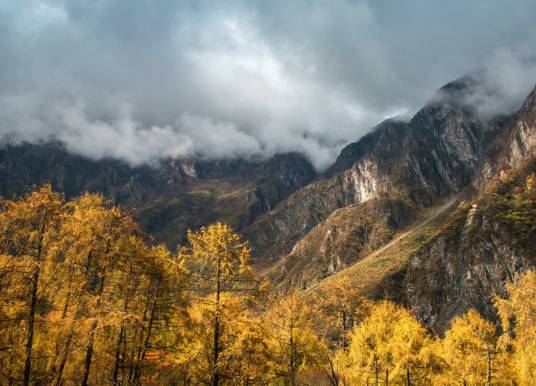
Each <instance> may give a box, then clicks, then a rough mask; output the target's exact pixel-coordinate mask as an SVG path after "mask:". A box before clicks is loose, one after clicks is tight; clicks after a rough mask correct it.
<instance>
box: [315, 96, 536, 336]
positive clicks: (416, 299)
mask: <svg viewBox="0 0 536 386" xmlns="http://www.w3.org/2000/svg"><path fill="white" fill-rule="evenodd" d="M535 93H536V89H535V91H533V92H532V93H531V95H530V96H529V97H528V98H527V100H526V102H525V103H524V105H523V107H522V109H521V110H520V112H519V113H518V114H517V115H516V117H514V118H513V119H511V120H510V121H509V122H508V123H507V124H506V125H505V126H504V127H503V128H502V129H501V130H500V131H499V132H498V133H497V139H496V140H494V142H493V147H494V148H492V149H493V151H490V152H488V154H487V156H486V159H485V161H484V163H483V165H482V168H481V169H480V170H479V171H478V176H477V177H478V178H480V179H481V180H480V182H479V190H474V189H473V187H471V186H469V187H468V188H467V189H465V190H464V192H463V193H462V196H461V198H462V199H461V201H460V202H459V203H458V204H457V205H454V206H453V205H452V204H453V203H455V202H456V197H457V196H454V197H453V198H451V199H450V200H449V201H448V202H447V203H446V204H439V205H437V206H436V208H432V209H429V213H428V214H426V213H422V214H421V216H422V218H424V219H425V220H424V221H420V220H416V221H415V222H414V223H413V225H411V226H410V227H409V230H407V231H403V232H402V233H400V234H399V235H397V236H395V237H394V239H393V241H391V242H390V243H389V244H387V246H385V247H383V248H380V249H379V250H376V251H374V252H372V253H370V254H368V255H366V256H364V257H363V258H362V259H361V260H359V261H357V262H356V263H355V264H353V265H352V266H350V267H349V268H346V269H344V270H342V271H341V272H339V273H337V274H335V275H333V276H330V277H328V278H326V279H325V280H323V281H321V282H319V283H317V284H315V285H313V286H312V287H311V288H310V289H309V290H308V291H311V292H312V291H330V289H331V288H335V287H336V286H337V283H338V282H339V281H341V280H346V281H348V282H349V283H350V284H349V285H350V286H352V287H354V288H358V290H359V292H360V293H361V294H363V295H365V296H370V297H375V298H390V299H393V300H396V301H399V302H401V303H404V304H405V305H407V306H408V307H409V308H410V309H411V310H412V311H413V313H414V314H415V315H416V316H417V317H418V318H419V319H421V320H422V321H423V322H425V323H426V324H427V325H428V326H429V327H430V328H432V329H433V330H434V331H436V332H441V331H444V330H445V328H446V327H447V326H448V323H449V321H450V320H451V319H452V317H454V316H456V315H459V314H461V313H464V312H466V311H467V310H468V309H470V308H475V309H477V310H478V311H480V312H481V313H482V314H483V315H485V316H487V317H489V318H493V317H495V311H494V309H493V307H492V295H493V294H494V293H498V294H504V285H505V283H506V282H508V281H512V280H515V279H516V277H517V276H518V275H519V273H520V272H522V271H523V270H525V269H527V268H529V267H534V266H536V248H535V245H534V241H535V240H536V157H535V156H534V154H535V150H536V146H535V141H534V138H535V137H536V119H535V117H536V116H535V114H534V111H536V110H535V108H536V99H535V98H534V95H535ZM520 149H522V150H520ZM493 154H495V155H497V154H499V155H500V156H499V157H497V158H493ZM489 165H494V167H497V169H496V171H495V175H494V176H493V177H492V178H488V179H487V180H486V179H485V177H484V176H483V174H484V173H490V166H489ZM499 168H500V169H499Z"/></svg>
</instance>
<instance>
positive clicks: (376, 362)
mask: <svg viewBox="0 0 536 386" xmlns="http://www.w3.org/2000/svg"><path fill="white" fill-rule="evenodd" d="M379 371H380V369H379V368H378V357H377V356H376V355H374V385H375V386H378V385H379V384H380V380H379Z"/></svg>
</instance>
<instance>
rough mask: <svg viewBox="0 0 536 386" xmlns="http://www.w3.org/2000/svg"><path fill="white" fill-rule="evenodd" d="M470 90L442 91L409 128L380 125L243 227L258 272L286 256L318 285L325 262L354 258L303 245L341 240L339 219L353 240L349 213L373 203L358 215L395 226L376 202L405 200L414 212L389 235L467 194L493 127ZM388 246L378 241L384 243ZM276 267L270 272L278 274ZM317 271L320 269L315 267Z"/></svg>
mask: <svg viewBox="0 0 536 386" xmlns="http://www.w3.org/2000/svg"><path fill="white" fill-rule="evenodd" d="M476 86H477V83H476V82H475V81H474V80H473V79H472V78H462V79H459V80H457V81H455V82H452V83H449V84H448V85H446V86H444V87H443V88H441V89H440V90H439V91H438V92H437V94H436V95H435V96H434V98H432V99H431V100H430V101H429V102H428V103H427V104H426V105H425V106H424V107H423V108H422V109H421V110H420V111H419V112H418V113H417V114H416V115H415V116H414V117H413V118H412V119H411V120H410V121H409V122H401V121H397V120H392V119H391V120H386V121H384V122H382V123H381V124H379V125H378V126H377V127H376V128H375V129H374V130H373V131H372V132H371V133H370V134H368V135H366V136H365V137H363V138H362V139H361V140H359V141H358V142H356V143H353V144H350V145H348V146H347V147H346V148H345V149H343V151H342V152H341V154H340V156H339V157H338V159H337V161H336V162H335V164H334V165H333V166H332V167H331V168H329V169H328V171H327V172H326V174H325V177H324V178H323V179H321V180H319V181H315V182H314V183H312V184H310V185H308V186H306V187H304V188H302V189H300V190H299V191H297V192H296V193H294V194H293V195H291V196H290V197H289V198H288V199H287V200H285V201H284V202H282V203H281V204H280V205H278V206H277V207H276V208H275V209H274V210H272V211H269V212H266V213H265V214H264V215H262V216H261V217H260V218H259V219H258V220H256V221H255V222H254V223H253V224H252V225H250V226H248V227H246V228H245V229H244V234H245V235H246V237H248V238H249V239H250V240H252V244H253V246H254V248H255V249H254V252H255V255H256V257H257V261H259V264H260V265H264V264H267V263H268V262H270V261H279V260H280V259H282V258H284V256H287V255H288V257H286V258H284V260H294V261H297V260H301V262H300V263H298V265H299V266H300V267H302V268H303V269H305V270H307V269H310V270H316V271H317V272H318V275H317V277H316V278H319V277H321V276H322V274H321V273H320V272H326V271H329V270H330V269H331V268H329V267H330V264H331V263H329V262H328V261H333V260H334V261H341V262H343V261H344V262H345V263H344V264H349V263H351V262H353V261H354V260H355V259H356V258H357V257H358V256H359V255H360V253H351V254H350V255H347V254H344V253H342V254H339V255H338V256H335V255H332V256H322V257H320V256H318V252H316V253H314V254H313V255H310V253H309V252H308V251H309V250H310V249H311V248H307V247H304V246H303V244H305V243H308V242H309V241H310V240H312V239H313V238H314V239H324V240H326V239H329V237H330V236H329V235H330V234H331V233H339V232H340V230H339V229H338V228H341V227H348V226H346V225H344V224H340V225H339V222H340V221H339V220H337V219H343V218H344V219H352V218H353V219H354V221H349V224H350V225H349V226H351V227H354V229H353V230H351V231H346V233H347V234H348V235H351V234H352V233H359V232H360V231H359V228H361V227H363V226H365V224H362V223H361V222H360V220H359V218H358V217H355V216H356V214H355V212H356V208H355V205H359V204H363V203H368V202H369V201H371V200H372V201H371V203H370V204H367V207H369V208H368V209H362V210H368V211H376V212H378V213H383V215H384V216H394V217H395V218H398V217H399V216H398V215H397V214H396V213H391V214H386V213H385V210H384V211H382V209H381V207H376V208H375V207H374V206H375V205H376V203H377V201H374V199H376V198H378V197H380V196H382V195H384V194H385V193H389V194H390V195H393V196H398V197H403V198H404V199H405V200H407V203H406V204H405V205H406V207H407V208H409V207H412V208H413V210H406V211H405V214H404V216H403V218H401V217H400V218H398V221H395V222H394V223H393V224H395V223H396V224H397V225H393V226H391V227H390V228H391V229H390V230H389V232H390V233H393V232H394V231H396V229H397V228H398V226H401V225H405V224H406V223H407V222H408V221H410V220H411V219H412V218H413V215H414V213H415V210H414V209H418V208H424V207H427V206H430V205H432V204H434V203H435V202H436V201H437V200H438V199H439V198H441V197H445V196H448V195H450V194H453V193H456V192H459V191H460V190H462V189H463V188H464V187H465V186H467V185H468V184H469V183H470V182H471V181H472V179H473V176H474V175H475V172H476V170H477V169H478V167H479V166H480V162H481V159H482V155H483V154H484V152H485V149H486V147H487V145H488V142H489V140H490V138H492V137H493V135H494V133H495V131H496V129H497V127H498V121H489V120H488V121H484V120H482V119H480V118H479V116H478V115H477V113H476V112H475V110H474V109H473V107H472V105H471V104H470V103H467V101H468V100H469V99H470V98H467V96H468V95H471V93H472V92H474V88H475V87H476ZM393 205H394V202H393V203H391V206H393ZM393 207H394V206H393ZM341 208H342V209H341ZM330 216H334V217H333V218H331V217H330ZM347 221H348V220H347ZM316 226H319V227H320V228H319V229H316V228H315V227H316ZM312 230H314V232H313V231H312ZM310 232H313V233H311V234H312V236H311V237H309V238H308V239H307V240H309V241H307V240H306V239H304V240H303V242H302V243H301V244H302V246H301V247H299V248H295V247H294V246H295V245H296V243H297V242H298V241H300V240H301V239H302V238H304V237H305V236H306V235H307V234H308V233H310ZM313 235H314V236H313ZM388 239H389V237H384V238H383V239H382V242H386V241H388ZM339 242H340V243H343V244H344V243H348V246H347V247H345V246H340V247H339V248H338V249H339V250H341V251H346V250H349V249H351V248H352V247H351V245H352V243H354V244H355V240H353V238H352V237H349V238H344V237H340V238H339ZM380 244H381V243H380ZM376 245H379V244H376ZM293 248H294V249H293ZM291 251H292V253H291ZM289 254H290V255H289ZM299 255H300V256H299ZM307 260H308V261H309V263H306V261H307ZM321 262H328V263H326V264H324V263H321ZM281 264H282V263H278V267H276V268H274V269H280V268H281ZM318 264H324V266H323V267H317V265H318ZM344 264H342V265H341V267H342V266H343V265H344ZM281 269H286V270H289V269H290V268H289V267H286V268H281ZM276 276H277V275H276ZM311 279H314V278H311Z"/></svg>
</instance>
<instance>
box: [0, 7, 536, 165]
mask: <svg viewBox="0 0 536 386" xmlns="http://www.w3.org/2000/svg"><path fill="white" fill-rule="evenodd" d="M535 20H536V1H534V0H510V1H504V0H471V1H467V0H450V1H445V0H427V1H418V0H406V1H398V0H391V1H387V0H370V1H343V0H340V1H337V0H329V1H328V0H303V1H301V0H294V1H289V0H281V1H279V0H270V1H264V0H259V1H246V0H244V1H238V0H237V1H231V0H228V1H226V0H219V1H202V0H191V1H190V0H182V1H181V0H179V1H177V0H145V1H142V0H72V1H70V0H41V1H38V0H17V1H13V0H0V136H1V137H2V140H3V141H4V142H5V141H10V142H15V143H17V142H21V141H30V142H39V141H46V140H50V139H56V140H60V141H62V142H64V143H65V144H66V146H67V148H68V149H69V150H71V151H73V152H76V153H80V154H82V155H86V156H89V157H92V158H96V159H98V158H102V157H116V158H120V159H123V160H125V161H127V162H129V163H131V164H133V165H136V164H140V163H151V162H154V161H156V160H158V159H159V158H162V157H169V156H171V157H188V156H200V157H208V158H211V157H212V158H218V157H228V156H251V155H271V154H273V153H276V152H282V151H290V150H298V151H302V152H304V153H305V154H307V156H308V157H309V158H310V159H311V161H312V162H313V163H314V164H315V166H317V167H318V168H319V169H322V168H324V167H326V166H327V165H329V163H330V162H332V161H333V160H334V158H335V157H336V155H337V152H338V151H339V150H340V148H341V146H343V145H344V144H347V143H349V142H353V141H355V140H357V139H358V138H359V137H360V136H362V135H363V134H364V133H366V132H367V130H369V129H370V127H371V126H373V125H374V124H376V123H377V122H379V121H380V120H382V119H383V118H385V117H389V116H393V115H398V114H403V115H408V114H412V113H414V112H415V111H416V110H417V109H418V108H419V107H421V106H422V105H423V103H424V102H425V101H426V100H427V99H428V98H429V97H430V96H431V95H432V94H433V92H434V90H435V89H437V88H438V87H440V86H441V85H442V84H444V83H446V82H448V81H450V80H453V79H455V78H457V77H460V76H462V75H465V74H467V73H471V72H473V71H475V70H479V69H485V70H486V71H487V72H486V74H487V76H486V79H487V82H489V83H490V85H491V86H492V87H494V88H495V89H497V90H499V94H498V95H499V98H498V99H494V100H493V101H489V100H486V101H484V102H485V105H483V109H487V110H489V111H491V112H495V111H501V112H505V111H506V112H507V111H512V110H513V109H515V108H517V106H518V105H519V103H520V102H521V100H522V99H523V97H524V96H525V95H526V94H527V93H528V92H529V90H530V89H531V88H532V87H533V86H534V83H536V65H534V57H535V55H536V22H535ZM477 99H478V98H477ZM478 100H479V101H482V100H481V98H480V99H478Z"/></svg>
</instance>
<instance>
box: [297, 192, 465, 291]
mask: <svg viewBox="0 0 536 386" xmlns="http://www.w3.org/2000/svg"><path fill="white" fill-rule="evenodd" d="M456 202H457V197H453V198H450V199H448V200H447V201H446V202H442V203H440V204H438V205H436V206H434V207H432V208H430V209H427V210H425V211H423V212H422V213H421V215H420V216H419V217H418V219H417V220H416V221H415V222H413V223H412V224H411V225H410V226H408V227H407V229H405V230H403V231H402V232H400V233H399V234H398V235H396V236H395V237H394V238H393V240H392V241H391V242H389V243H388V244H387V245H385V246H383V247H381V248H380V249H378V250H376V251H374V252H372V253H370V254H368V255H367V256H365V257H364V258H363V259H361V260H359V261H358V262H356V263H355V264H353V265H352V266H350V267H348V268H346V269H344V270H342V271H340V272H338V273H336V274H334V275H332V276H329V277H327V278H326V279H325V280H323V281H321V282H319V283H318V284H316V285H313V286H311V287H310V288H308V289H307V291H306V293H309V294H311V295H314V293H315V292H316V291H322V292H323V291H328V292H329V291H330V289H331V288H335V287H337V286H338V282H339V281H346V282H349V283H351V285H352V286H353V287H354V288H355V289H356V290H357V291H358V293H359V294H361V295H363V296H366V297H370V298H379V297H382V298H383V297H386V298H392V297H393V296H396V294H395V293H394V292H396V291H393V290H392V288H391V286H392V285H394V284H393V283H392V280H391V278H393V277H396V276H397V275H398V274H400V273H403V271H404V270H405V267H406V264H407V262H408V260H409V258H410V257H411V255H412V254H413V253H414V252H416V251H417V250H418V249H419V248H420V247H421V246H422V245H423V244H424V243H425V242H426V241H428V240H429V239H431V238H432V237H433V236H434V234H435V233H437V232H438V227H437V224H438V222H440V221H441V220H442V219H443V217H444V216H445V213H446V212H448V209H450V208H452V207H453V206H454V204H455V203H456Z"/></svg>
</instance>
